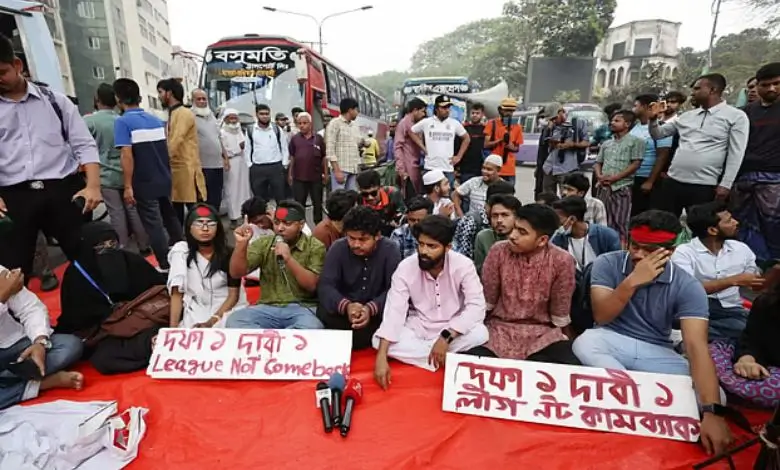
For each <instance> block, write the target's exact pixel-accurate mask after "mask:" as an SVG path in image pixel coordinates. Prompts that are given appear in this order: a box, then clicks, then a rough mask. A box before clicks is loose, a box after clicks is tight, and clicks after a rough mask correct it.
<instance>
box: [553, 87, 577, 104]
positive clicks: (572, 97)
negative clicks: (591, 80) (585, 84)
mask: <svg viewBox="0 0 780 470" xmlns="http://www.w3.org/2000/svg"><path fill="white" fill-rule="evenodd" d="M553 101H555V102H557V103H561V104H566V103H577V102H579V101H580V90H558V93H556V94H555V96H554V97H553Z"/></svg>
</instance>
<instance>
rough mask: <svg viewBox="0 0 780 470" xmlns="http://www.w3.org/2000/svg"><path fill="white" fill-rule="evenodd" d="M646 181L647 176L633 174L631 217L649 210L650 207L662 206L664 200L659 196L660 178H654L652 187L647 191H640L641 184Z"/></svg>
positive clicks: (657, 207) (658, 207) (661, 207)
mask: <svg viewBox="0 0 780 470" xmlns="http://www.w3.org/2000/svg"><path fill="white" fill-rule="evenodd" d="M645 181H647V177H644V176H635V177H634V185H633V186H632V187H631V217H633V216H635V215H637V214H641V213H642V212H646V211H649V210H650V209H661V210H663V208H664V202H663V201H662V200H661V199H660V197H661V193H662V190H661V185H662V184H663V182H662V181H661V180H656V182H655V184H654V185H653V189H651V190H650V192H649V193H646V192H644V191H642V185H643V184H644V183H645Z"/></svg>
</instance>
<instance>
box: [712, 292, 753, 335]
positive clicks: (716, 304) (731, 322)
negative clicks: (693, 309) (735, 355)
mask: <svg viewBox="0 0 780 470" xmlns="http://www.w3.org/2000/svg"><path fill="white" fill-rule="evenodd" d="M708 300H709V304H710V328H709V336H710V341H715V340H717V339H724V340H729V341H736V340H738V339H739V337H740V335H741V334H742V330H744V329H745V326H747V317H748V313H749V312H748V311H747V310H746V309H744V308H742V307H730V308H725V307H723V306H722V305H721V304H720V301H719V300H718V299H708Z"/></svg>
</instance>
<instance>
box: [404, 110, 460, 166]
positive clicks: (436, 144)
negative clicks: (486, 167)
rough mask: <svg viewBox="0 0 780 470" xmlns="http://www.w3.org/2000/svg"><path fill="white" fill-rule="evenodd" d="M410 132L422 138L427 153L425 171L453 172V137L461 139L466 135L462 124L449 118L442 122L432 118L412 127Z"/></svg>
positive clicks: (454, 151) (454, 150)
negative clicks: (420, 135)
mask: <svg viewBox="0 0 780 470" xmlns="http://www.w3.org/2000/svg"><path fill="white" fill-rule="evenodd" d="M412 132H414V133H415V134H422V135H423V137H424V139H423V140H424V141H425V148H426V150H427V151H428V153H427V154H426V155H425V164H424V165H423V167H424V168H425V169H426V170H441V171H444V172H452V171H455V168H453V166H452V162H451V160H452V157H454V156H455V154H456V153H457V150H456V149H455V136H458V137H463V136H464V135H465V134H466V129H465V128H464V127H463V124H461V123H459V122H458V121H456V120H455V119H452V118H449V117H448V118H447V119H445V120H443V121H442V120H440V119H439V118H437V117H435V116H432V117H428V118H425V119H422V120H421V121H419V122H417V123H416V124H415V125H413V126H412Z"/></svg>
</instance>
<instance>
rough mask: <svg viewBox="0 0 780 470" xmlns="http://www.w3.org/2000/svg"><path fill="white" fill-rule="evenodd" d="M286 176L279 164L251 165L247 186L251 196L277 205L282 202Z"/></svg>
mask: <svg viewBox="0 0 780 470" xmlns="http://www.w3.org/2000/svg"><path fill="white" fill-rule="evenodd" d="M286 181H287V176H286V175H285V174H284V167H283V166H282V163H281V162H278V163H265V164H263V165H257V164H255V165H252V167H251V168H249V184H250V185H251V186H252V194H254V195H255V196H256V197H260V198H263V199H264V200H265V201H266V202H268V201H271V200H272V199H273V200H274V201H276V202H277V203H278V202H279V201H283V200H284V198H285V197H284V187H285V185H286V184H287V183H286Z"/></svg>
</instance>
